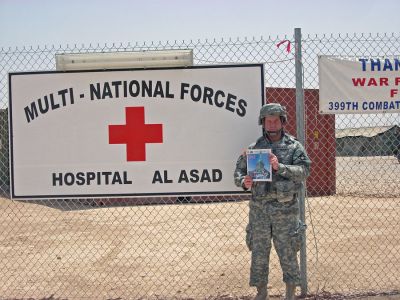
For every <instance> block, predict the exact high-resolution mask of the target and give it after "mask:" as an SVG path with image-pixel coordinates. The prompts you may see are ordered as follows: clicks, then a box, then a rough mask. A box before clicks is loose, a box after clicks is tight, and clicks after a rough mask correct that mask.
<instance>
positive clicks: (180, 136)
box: [9, 64, 264, 199]
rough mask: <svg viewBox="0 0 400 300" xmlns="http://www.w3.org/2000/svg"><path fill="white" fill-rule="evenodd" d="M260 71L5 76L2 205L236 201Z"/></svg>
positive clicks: (253, 132)
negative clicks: (5, 194) (207, 197)
mask: <svg viewBox="0 0 400 300" xmlns="http://www.w3.org/2000/svg"><path fill="white" fill-rule="evenodd" d="M263 74H264V73H263V65H262V64H253V65H232V66H198V67H190V68H173V69H151V70H149V69H147V70H143V69H135V70H121V71H115V70H114V71H72V72H37V73H11V74H9V80H10V105H9V107H10V133H11V135H10V150H11V151H10V152H11V157H10V161H11V182H12V185H11V195H12V198H19V199H35V198H66V197H114V196H115V197H120V196H157V195H159V196H165V195H201V194H236V193H242V191H241V189H239V188H237V187H236V186H235V185H234V181H233V172H234V169H235V164H236V160H237V157H238V156H239V155H240V153H241V152H242V151H243V149H244V148H246V147H247V146H248V145H249V144H250V143H251V142H253V141H254V140H256V138H257V137H258V136H259V135H260V134H261V128H260V127H259V126H258V125H257V120H258V114H259V109H260V107H261V105H262V103H263V99H264V84H263V83H264V77H263Z"/></svg>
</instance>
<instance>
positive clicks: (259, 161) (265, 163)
mask: <svg viewBox="0 0 400 300" xmlns="http://www.w3.org/2000/svg"><path fill="white" fill-rule="evenodd" d="M270 153H271V150H270V149H249V150H247V174H248V175H249V176H250V177H251V178H252V179H253V181H271V180H272V176H271V174H272V170H271V164H270V162H269V155H270Z"/></svg>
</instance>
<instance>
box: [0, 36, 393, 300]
mask: <svg viewBox="0 0 400 300" xmlns="http://www.w3.org/2000/svg"><path fill="white" fill-rule="evenodd" d="M284 40H287V41H286V42H283V43H281V42H282V41H284ZM293 43H294V40H293V38H291V37H286V36H285V37H268V38H251V39H227V40H205V41H201V40H197V41H194V40H191V41H174V42H157V43H154V42H152V43H143V44H139V43H136V44H127V45H123V44H112V45H110V44H106V45H100V44H97V45H92V44H91V45H89V46H85V45H73V46H71V45H67V46H59V47H55V46H53V47H44V48H41V47H37V48H35V47H25V48H23V49H18V48H9V49H4V48H3V49H1V50H0V57H1V59H0V72H1V76H0V108H1V110H0V111H1V114H0V139H1V140H0V141H1V143H0V146H1V148H0V192H1V195H2V197H3V198H0V229H1V230H0V278H1V284H0V299H28V298H29V299H31V298H33V299H143V298H146V299H171V298H174V299H189V298H190V299H193V298H195V299H198V298H200V299H216V298H221V299H232V298H235V297H236V298H242V299H248V298H250V297H251V296H253V295H254V294H255V291H254V289H252V288H249V286H248V278H249V266H250V253H249V252H248V251H247V248H246V245H245V242H244V236H245V226H246V225H247V214H248V201H247V200H248V196H243V197H230V196H218V197H192V198H188V197H178V198H175V197H164V198H146V199H61V200H49V199H43V200H35V201H11V200H10V199H9V189H10V182H9V175H8V171H9V167H8V130H7V128H8V123H7V115H8V112H7V107H8V82H7V73H8V72H16V71H38V70H55V54H57V53H85V52H110V51H144V50H162V49H193V51H194V63H195V64H224V63H260V62H262V63H264V64H265V80H266V82H265V85H266V87H267V93H266V95H267V100H268V101H272V100H279V101H281V102H284V103H285V104H286V105H287V106H288V110H289V118H290V119H289V124H288V131H289V132H291V133H292V134H295V133H296V132H295V129H294V128H295V120H294V118H291V117H290V116H294V115H295V105H294V103H293V102H290V101H289V99H294V96H293V95H294V87H295V70H294V69H295V68H294V64H295V60H294V52H293V49H290V46H291V45H292V44H293ZM278 44H281V45H280V46H279V47H278V46H277V45H278ZM291 48H293V47H291ZM398 49H400V35H399V34H397V33H396V34H376V35H371V34H367V35H364V34H361V35H356V34H355V35H348V34H346V35H323V36H303V39H302V56H303V70H304V88H305V114H306V120H305V122H306V124H305V125H306V126H305V127H306V133H305V134H306V148H307V151H308V152H309V154H310V156H311V158H312V160H313V166H312V175H311V177H312V176H314V179H312V178H311V179H310V180H309V181H308V182H307V198H306V221H307V224H308V230H307V278H308V293H309V294H310V295H317V296H319V297H335V296H336V295H344V296H354V295H373V294H400V237H399V235H398V232H400V177H399V174H400V164H399V161H398V159H397V158H396V156H395V154H396V151H398V147H399V144H400V132H399V122H400V116H399V114H398V113H396V114H368V115H366V114H365V115H364V114H361V115H344V116H343V115H341V116H336V117H335V116H321V115H319V114H318V65H317V58H318V55H345V56H364V57H365V56H367V57H369V56H371V57H373V56H393V55H397V54H399V53H397V51H398ZM285 101H286V102H285ZM239 152H240V149H238V154H239ZM232 163H233V164H234V163H235V162H232ZM268 288H269V291H270V295H272V296H274V295H275V296H280V295H282V294H283V283H282V274H281V271H280V266H279V262H278V259H277V255H276V254H275V252H274V251H273V253H272V255H271V263H270V282H269V286H268ZM298 293H299V291H298ZM310 297H311V296H310Z"/></svg>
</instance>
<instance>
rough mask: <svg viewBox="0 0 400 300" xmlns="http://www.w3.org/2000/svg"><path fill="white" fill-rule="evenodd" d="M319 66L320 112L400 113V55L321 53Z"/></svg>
mask: <svg viewBox="0 0 400 300" xmlns="http://www.w3.org/2000/svg"><path fill="white" fill-rule="evenodd" d="M318 68H319V110H320V112H321V113H323V114H349V113H350V114H354V113H363V114H368V113H374V114H375V113H394V112H400V60H399V58H340V57H332V56H320V57H319V60H318Z"/></svg>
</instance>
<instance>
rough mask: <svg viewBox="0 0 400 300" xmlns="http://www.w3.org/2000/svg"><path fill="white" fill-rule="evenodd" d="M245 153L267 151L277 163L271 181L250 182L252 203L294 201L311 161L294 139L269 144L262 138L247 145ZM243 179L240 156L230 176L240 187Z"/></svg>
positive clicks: (243, 164)
mask: <svg viewBox="0 0 400 300" xmlns="http://www.w3.org/2000/svg"><path fill="white" fill-rule="evenodd" d="M248 149H271V151H272V153H274V154H275V155H276V156H277V158H278V161H279V169H278V171H276V172H275V171H274V172H272V181H271V182H264V181H256V182H253V186H252V188H251V193H252V199H253V200H266V201H269V200H275V199H276V200H278V201H280V202H286V201H290V200H292V199H293V198H294V197H296V194H297V192H298V190H299V189H300V187H301V184H302V181H303V180H304V179H305V178H306V177H307V176H308V175H309V174H310V164H311V161H310V159H309V158H308V156H307V153H306V151H305V149H304V147H303V146H302V145H301V144H300V142H299V141H297V140H296V139H295V138H294V137H292V136H290V135H288V134H286V133H284V134H283V136H282V139H280V140H279V141H278V142H274V143H272V142H271V141H269V140H267V139H266V138H265V137H264V136H262V137H260V138H259V139H258V140H257V142H255V143H253V144H251V145H250V146H249V147H248ZM246 175H247V159H246V156H245V155H244V154H242V155H240V156H239V158H238V160H237V163H236V169H235V174H234V179H235V184H236V185H237V186H238V187H243V180H244V177H245V176H246Z"/></svg>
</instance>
